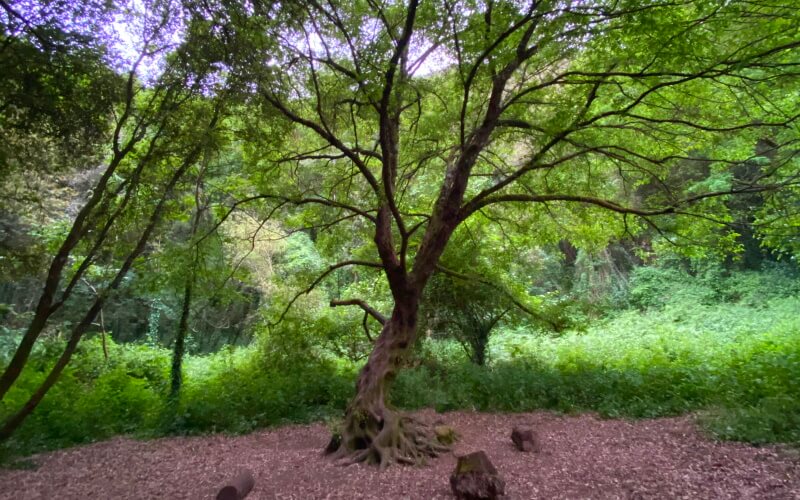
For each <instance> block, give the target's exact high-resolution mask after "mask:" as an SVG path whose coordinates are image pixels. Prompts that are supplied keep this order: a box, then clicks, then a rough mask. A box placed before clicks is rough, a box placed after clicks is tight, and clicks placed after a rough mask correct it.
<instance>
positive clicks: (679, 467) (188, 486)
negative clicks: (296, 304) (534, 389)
mask: <svg viewBox="0 0 800 500" xmlns="http://www.w3.org/2000/svg"><path fill="white" fill-rule="evenodd" d="M420 416H421V417H422V418H424V419H428V420H433V419H435V418H443V419H444V420H445V422H446V423H448V424H450V425H453V426H454V427H456V429H457V430H458V431H459V432H460V433H461V435H462V439H461V441H460V442H459V443H458V445H457V446H456V448H455V453H456V454H463V453H467V452H471V451H475V450H479V449H483V450H485V451H486V452H487V453H488V455H489V457H490V458H491V459H492V461H493V462H494V463H495V465H496V466H497V469H498V470H499V471H500V473H501V474H502V475H503V476H504V477H505V480H506V483H507V486H506V490H507V493H508V494H509V498H513V499H539V498H540V499H558V498H563V499H579V498H580V499H584V498H587V499H588V498H602V499H611V498H620V499H640V498H642V499H643V498H691V499H700V498H707V499H723V498H737V499H738V498H758V499H778V498H780V499H789V498H800V464H799V463H798V462H797V460H796V459H793V458H791V457H790V456H789V455H787V454H785V453H782V452H780V451H778V450H777V449H776V448H772V447H766V448H755V447H750V446H745V445H741V444H732V443H715V442H712V441H709V440H707V439H705V438H704V437H703V436H701V435H700V434H699V433H698V431H697V430H696V428H695V426H694V425H693V424H692V422H691V420H690V419H689V418H688V417H681V418H665V419H658V420H644V421H625V420H601V419H597V418H595V417H593V416H590V415H582V416H561V415H554V414H550V413H529V414H516V415H495V414H485V413H470V412H454V413H447V414H444V415H435V414H433V413H432V412H423V413H421V414H420ZM514 424H524V425H530V426H532V427H534V428H536V429H537V430H538V432H539V435H540V438H541V441H542V451H541V453H538V454H523V453H519V452H517V451H515V449H514V448H513V447H512V445H511V441H510V439H509V434H510V431H511V427H512V425H514ZM328 438H329V434H328V431H327V429H326V428H325V426H323V425H321V424H316V425H308V426H287V427H283V428H279V429H272V430H267V431H262V432H256V433H253V434H250V435H247V436H236V437H229V436H221V435H218V436H210V437H196V438H169V439H159V440H154V441H135V440H131V439H124V438H118V439H114V440H111V441H107V442H103V443H97V444H93V445H89V446H83V447H79V448H73V449H70V450H65V451H59V452H55V453H51V454H47V455H42V456H39V457H37V458H36V462H37V464H39V467H38V469H37V470H0V498H9V499H11V498H13V499H34V498H36V499H85V498H92V499H118V498H119V499H122V498H135V499H145V498H154V499H155V498H158V499H180V498H190V499H210V498H213V497H214V495H215V494H216V488H217V487H218V486H219V485H220V483H222V482H223V481H224V479H225V478H226V477H227V476H228V475H230V474H232V473H233V472H234V471H235V470H236V469H238V468H240V467H247V468H250V469H251V470H252V471H253V473H254V475H255V478H256V487H255V489H254V490H253V492H252V493H251V495H250V496H248V500H249V499H251V498H252V499H267V498H280V499H290V498H292V499H317V498H337V499H351V498H386V499H389V498H391V499H395V498H397V499H400V498H403V499H405V498H409V499H430V498H452V497H451V495H450V488H449V483H448V477H449V474H450V472H451V471H452V469H453V468H454V466H455V459H454V457H453V455H447V456H444V457H441V458H439V459H436V460H434V461H432V462H431V463H430V464H429V465H428V466H427V467H401V466H396V467H392V468H390V469H388V470H386V471H384V472H379V471H378V470H376V469H375V468H372V467H368V466H361V465H357V466H352V467H338V466H336V465H334V464H332V463H331V462H330V461H329V460H327V459H325V458H324V457H322V456H320V450H321V449H322V448H323V447H324V445H325V444H326V443H327V440H328Z"/></svg>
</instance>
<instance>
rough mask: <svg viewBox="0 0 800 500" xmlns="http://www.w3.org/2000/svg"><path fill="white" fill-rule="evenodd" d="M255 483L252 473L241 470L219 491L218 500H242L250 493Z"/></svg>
mask: <svg viewBox="0 0 800 500" xmlns="http://www.w3.org/2000/svg"><path fill="white" fill-rule="evenodd" d="M255 483H256V481H255V479H253V473H252V472H250V471H249V470H246V469H245V470H241V471H239V473H238V474H236V475H235V476H233V477H232V478H231V479H230V480H229V481H228V482H226V483H225V485H224V486H223V487H222V488H221V489H220V490H219V493H217V500H242V499H243V498H244V497H246V496H247V495H248V494H249V493H250V490H252V489H253V486H254V485H255Z"/></svg>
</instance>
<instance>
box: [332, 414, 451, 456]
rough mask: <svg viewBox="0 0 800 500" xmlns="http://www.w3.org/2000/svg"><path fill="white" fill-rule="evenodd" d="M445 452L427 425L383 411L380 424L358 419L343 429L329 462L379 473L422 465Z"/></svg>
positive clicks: (404, 416) (406, 416) (445, 449)
mask: <svg viewBox="0 0 800 500" xmlns="http://www.w3.org/2000/svg"><path fill="white" fill-rule="evenodd" d="M350 420H351V422H353V421H354V420H358V419H350ZM370 424H372V425H370ZM449 450H450V447H449V446H448V445H445V444H442V443H440V442H439V440H438V439H437V438H436V435H435V433H434V432H433V429H432V428H431V427H430V426H428V425H427V424H425V423H423V422H420V421H419V420H417V419H415V418H413V417H411V416H408V415H400V414H397V413H394V412H391V411H384V415H383V419H382V420H376V419H363V418H362V419H360V421H358V423H357V424H356V425H353V424H352V423H351V425H347V426H345V428H344V430H343V431H342V442H341V445H340V446H339V449H338V450H336V452H335V453H333V455H332V458H333V459H334V460H336V461H337V463H339V464H340V465H351V464H355V463H360V462H363V463H368V464H376V465H379V466H380V467H381V469H383V468H386V467H388V466H390V465H392V464H395V463H402V464H407V465H423V464H425V462H426V461H427V459H428V458H433V457H436V456H438V455H440V454H442V453H445V452H447V451H449Z"/></svg>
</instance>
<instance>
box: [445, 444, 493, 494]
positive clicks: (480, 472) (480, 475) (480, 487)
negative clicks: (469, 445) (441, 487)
mask: <svg viewBox="0 0 800 500" xmlns="http://www.w3.org/2000/svg"><path fill="white" fill-rule="evenodd" d="M450 487H451V488H452V489H453V494H454V495H455V496H456V498H457V499H459V500H495V499H497V498H502V497H503V495H505V488H506V483H505V481H503V478H501V477H500V474H498V472H497V469H496V468H495V467H494V465H492V462H491V461H490V460H489V457H487V456H486V453H485V452H483V451H476V452H475V453H470V454H469V455H464V456H463V457H458V463H457V464H456V470H455V471H453V474H452V475H451V476H450Z"/></svg>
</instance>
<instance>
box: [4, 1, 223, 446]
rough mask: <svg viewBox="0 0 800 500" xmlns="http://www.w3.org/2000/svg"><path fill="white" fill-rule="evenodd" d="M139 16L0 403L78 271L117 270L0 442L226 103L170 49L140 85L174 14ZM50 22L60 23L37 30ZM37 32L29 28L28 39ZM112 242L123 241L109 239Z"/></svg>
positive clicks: (205, 143) (214, 135) (67, 352)
mask: <svg viewBox="0 0 800 500" xmlns="http://www.w3.org/2000/svg"><path fill="white" fill-rule="evenodd" d="M5 5H6V4H5V2H4V3H3V6H4V8H5ZM140 7H143V8H144V10H145V12H144V14H143V15H142V16H140V17H139V26H138V28H139V31H140V32H139V34H140V35H141V39H140V40H139V42H140V45H139V46H138V47H137V49H138V53H137V55H136V56H135V57H134V59H133V61H131V65H130V67H129V70H128V71H127V75H126V78H125V79H124V80H122V81H123V83H124V84H123V85H122V89H121V94H122V96H123V97H122V99H121V100H120V103H119V106H118V107H117V109H116V110H115V111H116V112H115V113H113V114H112V115H111V116H110V117H108V118H111V117H113V118H114V120H113V122H112V125H111V127H110V129H111V130H110V131H109V133H108V137H107V138H106V143H107V144H108V149H109V150H108V152H107V162H106V164H105V166H104V168H103V170H102V173H101V174H100V176H99V177H98V179H97V181H96V182H95V185H94V188H93V189H92V191H91V193H90V194H89V196H88V198H87V201H86V203H85V204H84V205H83V207H82V208H81V209H80V210H79V211H78V213H77V215H76V216H75V217H74V219H73V220H72V221H71V224H70V227H69V229H68V230H67V231H66V234H65V236H64V237H63V239H62V241H61V243H60V244H59V245H58V248H57V250H56V252H55V256H54V258H53V260H52V262H51V263H50V266H49V268H48V270H47V274H46V278H45V283H44V287H43V291H42V294H41V295H40V298H39V300H38V303H37V306H36V309H35V311H34V314H33V318H32V320H31V322H30V324H29V325H28V328H27V329H26V331H25V333H24V335H23V337H22V340H21V342H20V344H19V345H18V346H17V349H16V350H15V352H14V355H13V357H12V359H11V361H10V362H9V364H8V366H6V367H5V369H4V371H3V374H2V377H0V397H3V396H5V394H6V393H7V392H8V390H9V389H10V388H11V387H12V386H13V384H14V383H15V382H16V380H17V379H18V377H19V375H20V373H21V372H22V370H23V368H24V367H25V364H26V362H27V360H28V357H29V355H30V353H31V351H32V349H33V346H34V344H35V343H36V341H37V340H38V338H39V336H40V335H41V334H42V332H43V331H44V329H45V327H46V325H47V324H48V321H49V320H50V318H51V317H52V316H53V315H54V314H55V313H56V312H57V311H58V310H59V309H60V308H61V307H62V306H64V304H66V303H67V301H68V300H69V298H70V296H71V295H72V293H73V292H74V291H75V289H76V286H77V285H78V284H79V283H80V282H81V280H82V279H83V278H84V276H86V273H87V271H88V270H90V269H91V268H92V266H95V265H96V264H97V263H98V261H99V260H100V259H101V257H102V256H103V255H104V254H110V255H113V256H114V257H116V258H118V260H117V261H116V262H115V267H114V269H113V271H112V272H111V276H110V278H109V279H108V280H106V282H105V283H103V286H102V287H97V294H96V295H95V298H94V300H93V301H92V302H91V305H90V306H88V308H87V310H86V311H85V312H84V314H83V315H82V316H81V318H80V320H79V321H78V322H77V323H76V324H75V325H74V326H73V327H72V329H71V332H70V334H69V336H68V340H67V344H66V346H65V348H64V351H63V353H62V354H61V356H60V357H59V358H58V360H57V361H56V363H55V364H54V365H53V367H52V368H51V369H50V371H49V373H48V375H47V377H46V378H45V379H44V381H43V382H42V384H41V385H40V387H39V388H38V389H37V390H36V391H35V392H34V393H33V394H32V395H31V396H30V398H29V400H28V401H27V402H26V404H25V405H23V407H22V408H20V409H19V410H18V411H17V412H16V413H14V414H12V415H10V416H9V417H8V418H7V419H6V420H5V422H4V423H3V425H2V428H0V440H1V439H6V438H8V437H9V436H10V435H11V434H12V433H13V431H14V430H15V429H16V428H17V427H18V426H19V425H20V424H21V423H22V422H23V421H24V419H25V418H26V417H27V416H28V415H29V414H30V413H31V412H32V411H33V410H34V409H35V408H36V406H37V405H38V404H39V402H40V401H41V400H42V398H43V397H44V396H45V395H46V394H47V392H48V390H49V389H50V388H51V387H52V386H53V384H55V383H56V381H57V380H58V378H59V376H60V374H61V372H62V371H63V369H64V368H65V367H66V366H67V364H68V363H69V361H70V359H71V357H72V354H73V353H74V352H75V349H76V348H77V346H78V343H79V341H80V340H81V338H82V336H83V334H84V333H85V332H86V331H87V330H88V329H89V328H90V326H91V325H92V323H93V321H94V319H95V317H96V316H97V314H98V313H99V311H101V310H102V308H103V305H104V303H105V302H106V300H107V299H108V297H109V295H110V294H111V293H112V292H113V291H114V290H116V289H117V288H118V287H119V285H120V284H121V283H122V281H123V279H124V278H125V276H126V275H127V273H128V271H129V270H130V269H131V267H132V266H133V264H134V262H135V261H136V259H137V258H138V257H139V256H140V255H141V254H142V253H143V252H144V251H145V248H146V245H147V243H148V241H149V239H150V236H151V235H152V234H153V232H154V231H155V230H156V228H157V227H158V226H159V224H160V223H161V221H162V218H163V216H164V214H165V212H167V211H168V208H169V206H170V204H171V203H172V202H173V195H174V193H175V191H176V190H179V189H181V187H182V186H181V181H182V179H183V177H184V175H185V174H186V173H187V171H188V170H189V169H190V168H191V167H192V166H194V165H195V164H196V163H197V162H198V161H199V159H200V158H201V157H202V155H203V153H207V152H209V151H212V152H213V151H215V150H216V149H217V143H218V141H219V140H221V139H220V131H219V129H220V126H219V125H220V123H221V121H222V118H223V115H224V112H225V109H226V106H227V105H228V104H229V101H228V99H226V98H225V97H226V94H225V88H224V85H223V83H224V79H221V78H216V79H213V78H212V77H213V76H214V74H215V73H216V72H217V71H218V69H217V67H216V66H215V64H216V63H217V61H216V60H210V61H209V60H208V59H198V58H191V57H189V51H188V49H187V48H186V47H185V46H183V47H179V48H178V49H179V50H176V51H174V53H172V54H171V55H170V56H169V57H168V58H166V59H165V60H164V70H163V71H162V72H161V73H160V74H159V75H152V76H153V77H154V78H153V81H152V82H150V84H149V85H145V83H144V82H142V80H141V78H140V75H139V71H140V67H141V66H142V65H143V64H144V63H145V62H146V61H147V60H148V59H150V60H152V58H154V57H156V56H158V55H159V54H161V53H164V52H167V51H168V50H169V49H170V47H171V46H172V42H171V41H170V40H169V37H170V36H171V35H172V34H174V30H175V23H176V12H175V6H174V5H171V4H164V3H161V2H158V1H155V2H153V3H152V4H148V5H140ZM57 21H60V22H67V21H69V20H68V19H64V18H57V19H56V21H52V20H48V21H47V22H48V23H51V22H57ZM46 26H49V24H47V25H46ZM42 29H44V28H42ZM42 29H39V28H31V30H32V32H33V33H35V34H37V35H38V34H39V33H40V32H41V30H42ZM180 49H182V50H180ZM120 235H122V236H126V237H125V238H114V237H113V236H120ZM114 240H117V241H114ZM125 243H127V244H125ZM78 251H80V254H78Z"/></svg>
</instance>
